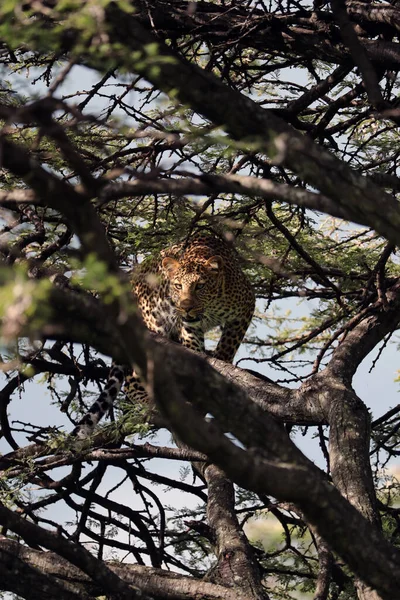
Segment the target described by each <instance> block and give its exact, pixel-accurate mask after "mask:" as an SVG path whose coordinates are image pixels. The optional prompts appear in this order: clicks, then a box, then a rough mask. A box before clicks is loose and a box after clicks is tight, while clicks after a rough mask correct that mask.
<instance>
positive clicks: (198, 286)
mask: <svg viewBox="0 0 400 600" xmlns="http://www.w3.org/2000/svg"><path fill="white" fill-rule="evenodd" d="M205 285H206V284H205V282H204V281H198V282H197V284H196V288H197V289H198V290H201V288H203V287H204V286H205Z"/></svg>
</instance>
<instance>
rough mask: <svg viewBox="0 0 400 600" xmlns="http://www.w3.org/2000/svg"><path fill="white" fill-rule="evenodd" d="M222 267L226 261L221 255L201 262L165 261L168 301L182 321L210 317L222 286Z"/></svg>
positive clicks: (170, 259) (172, 259) (171, 259)
mask: <svg viewBox="0 0 400 600" xmlns="http://www.w3.org/2000/svg"><path fill="white" fill-rule="evenodd" d="M223 266H224V262H223V259H222V258H221V256H218V255H216V256H212V257H211V258H209V259H208V260H206V261H201V262H199V261H189V262H187V261H185V262H179V261H178V260H176V259H174V258H169V257H168V258H164V259H163V261H162V267H163V269H164V272H165V275H166V278H167V280H168V282H169V297H170V300H171V302H172V304H173V305H174V307H175V309H176V310H177V311H178V312H179V313H180V314H181V316H182V318H183V319H185V320H190V321H194V320H198V319H200V318H201V317H202V316H203V315H204V314H205V313H207V309H208V308H209V306H210V305H211V303H212V302H213V299H214V298H215V296H216V295H217V293H218V290H219V287H220V285H221V273H222V269H223Z"/></svg>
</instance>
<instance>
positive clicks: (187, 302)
mask: <svg viewBox="0 0 400 600" xmlns="http://www.w3.org/2000/svg"><path fill="white" fill-rule="evenodd" d="M192 306H193V303H192V301H191V300H189V298H186V299H184V300H181V302H180V308H183V310H190V309H191V308H192Z"/></svg>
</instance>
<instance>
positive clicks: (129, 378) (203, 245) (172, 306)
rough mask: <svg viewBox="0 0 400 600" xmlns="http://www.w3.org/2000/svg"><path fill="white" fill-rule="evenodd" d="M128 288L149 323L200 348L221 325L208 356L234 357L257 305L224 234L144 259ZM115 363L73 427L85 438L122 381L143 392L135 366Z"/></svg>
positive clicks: (129, 393)
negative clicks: (211, 332) (129, 367)
mask: <svg viewBox="0 0 400 600" xmlns="http://www.w3.org/2000/svg"><path fill="white" fill-rule="evenodd" d="M132 291H133V295H134V298H135V300H136V303H137V306H138V309H139V313H140V315H141V317H142V319H143V321H144V323H145V325H146V326H147V328H148V329H149V330H150V331H152V332H154V333H157V334H161V335H163V336H165V337H166V338H168V339H170V340H172V341H174V342H178V343H180V344H182V345H183V346H185V347H186V348H189V349H190V350H193V351H195V352H199V353H205V334H206V333H207V332H208V331H210V330H211V329H214V328H216V327H219V328H220V329H221V335H220V339H219V341H218V344H217V346H216V349H215V351H214V352H213V353H212V355H213V356H214V357H215V358H217V359H219V360H223V361H225V362H230V363H232V362H233V359H234V356H235V354H236V352H237V350H238V348H239V346H240V344H241V342H242V341H243V339H244V336H245V334H246V332H247V329H248V327H249V325H250V322H251V320H252V318H253V314H254V309H255V294H254V291H253V287H252V285H251V282H250V280H249V278H248V276H247V275H246V274H245V272H244V271H243V269H242V266H241V259H240V257H239V255H238V253H237V252H236V250H235V249H234V248H233V246H232V245H231V244H229V243H228V242H227V241H226V240H224V239H223V238H219V237H216V236H214V235H210V234H206V235H205V234H203V235H200V234H198V235H196V236H194V237H192V238H190V239H189V240H188V241H183V242H179V243H177V244H175V245H173V246H172V247H169V248H166V249H164V250H162V251H161V252H160V253H159V254H158V255H157V256H155V257H152V258H150V259H147V260H144V261H143V263H142V264H141V265H139V267H138V269H137V270H136V271H134V273H133V276H132ZM125 373H126V368H125V367H124V366H123V365H118V364H113V365H112V367H111V370H110V374H109V377H108V380H107V382H106V384H105V386H104V389H103V391H102V392H101V394H100V396H99V397H98V399H97V400H96V401H95V402H94V404H93V405H92V406H91V408H90V409H89V411H88V412H87V413H86V415H85V416H84V417H83V418H82V419H81V420H80V422H79V423H78V425H77V426H76V427H75V429H74V431H73V434H72V435H73V436H74V437H78V438H86V437H88V436H89V435H90V434H91V433H92V432H93V431H94V429H95V427H96V425H97V423H98V422H99V421H100V419H101V418H102V417H103V416H104V415H105V414H106V413H107V412H108V411H109V410H110V409H111V407H112V406H113V404H114V401H115V398H116V397H117V395H118V393H119V391H120V389H121V388H122V386H123V383H124V380H125V386H124V393H125V396H126V398H127V399H128V400H129V401H130V402H132V403H135V402H138V401H140V402H141V401H143V399H144V398H145V397H146V391H145V389H144V387H143V386H142V384H141V383H140V379H139V377H138V376H137V375H136V373H135V371H134V370H133V371H131V372H130V373H129V374H127V375H126V374H125Z"/></svg>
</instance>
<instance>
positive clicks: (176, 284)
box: [174, 283, 182, 290]
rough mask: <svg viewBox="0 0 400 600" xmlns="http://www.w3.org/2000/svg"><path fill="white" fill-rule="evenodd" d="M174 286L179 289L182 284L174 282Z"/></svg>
mask: <svg viewBox="0 0 400 600" xmlns="http://www.w3.org/2000/svg"><path fill="white" fill-rule="evenodd" d="M174 287H175V288H176V289H177V290H181V289H182V284H181V283H174Z"/></svg>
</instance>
